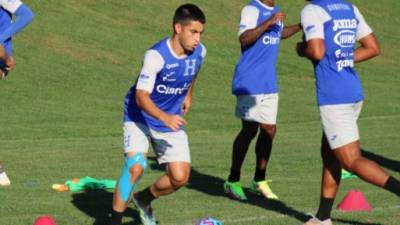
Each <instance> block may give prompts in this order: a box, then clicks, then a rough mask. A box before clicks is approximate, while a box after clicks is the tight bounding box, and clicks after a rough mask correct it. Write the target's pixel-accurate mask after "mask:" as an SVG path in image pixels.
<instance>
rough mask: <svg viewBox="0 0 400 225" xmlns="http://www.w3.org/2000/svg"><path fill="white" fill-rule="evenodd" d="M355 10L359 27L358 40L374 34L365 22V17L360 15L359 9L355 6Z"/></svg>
mask: <svg viewBox="0 0 400 225" xmlns="http://www.w3.org/2000/svg"><path fill="white" fill-rule="evenodd" d="M353 8H354V14H355V15H356V18H357V20H358V22H359V23H358V27H357V34H356V35H357V40H360V39H361V38H363V37H365V36H367V35H369V34H371V33H372V29H371V27H370V26H369V25H368V24H367V22H366V21H365V19H364V17H363V15H362V14H361V13H360V11H359V10H358V8H357V7H356V6H355V5H353Z"/></svg>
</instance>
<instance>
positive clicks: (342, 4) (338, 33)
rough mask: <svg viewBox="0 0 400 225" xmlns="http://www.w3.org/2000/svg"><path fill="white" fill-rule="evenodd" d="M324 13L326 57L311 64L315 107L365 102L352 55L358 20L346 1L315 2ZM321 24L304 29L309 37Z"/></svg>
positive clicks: (320, 0) (319, 0)
mask: <svg viewBox="0 0 400 225" xmlns="http://www.w3.org/2000/svg"><path fill="white" fill-rule="evenodd" d="M311 4H313V5H316V6H318V7H320V8H322V9H323V11H325V13H326V14H327V15H328V19H327V20H326V21H323V33H324V42H325V56H324V57H323V58H322V59H321V60H320V61H318V62H314V63H313V64H314V70H315V77H316V89H317V101H318V105H319V106H322V105H334V104H348V103H354V102H358V101H362V100H363V99H364V95H363V90H362V86H361V81H360V79H359V77H358V74H357V72H356V71H355V69H354V51H355V45H356V42H357V39H358V37H357V29H358V26H359V23H360V21H359V19H358V18H357V16H356V15H355V10H354V7H353V5H352V4H350V3H348V2H347V1H345V0H314V1H312V2H311ZM318 23H321V21H315V25H313V24H308V25H307V27H304V29H305V33H306V35H307V33H312V31H313V30H314V29H316V28H315V27H317V26H318Z"/></svg>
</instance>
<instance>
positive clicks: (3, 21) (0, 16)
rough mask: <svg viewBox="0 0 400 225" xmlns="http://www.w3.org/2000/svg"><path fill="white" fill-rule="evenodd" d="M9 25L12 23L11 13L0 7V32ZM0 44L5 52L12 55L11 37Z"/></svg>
mask: <svg viewBox="0 0 400 225" xmlns="http://www.w3.org/2000/svg"><path fill="white" fill-rule="evenodd" d="M11 25H12V17H11V13H10V12H8V11H7V10H5V9H4V8H3V7H0V33H1V32H3V31H5V30H6V29H7V28H9V27H10V26H11ZM2 44H3V47H4V48H5V50H6V52H7V54H8V55H12V53H13V50H12V43H11V38H8V39H7V40H5V41H4V42H3V43H2Z"/></svg>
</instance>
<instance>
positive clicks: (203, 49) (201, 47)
mask: <svg viewBox="0 0 400 225" xmlns="http://www.w3.org/2000/svg"><path fill="white" fill-rule="evenodd" d="M197 48H198V49H199V50H200V55H201V57H202V58H205V57H206V55H207V48H206V46H205V45H204V44H203V43H201V42H200V44H199V46H198V47H197Z"/></svg>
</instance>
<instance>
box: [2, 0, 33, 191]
mask: <svg viewBox="0 0 400 225" xmlns="http://www.w3.org/2000/svg"><path fill="white" fill-rule="evenodd" d="M12 15H14V16H15V21H13V19H12ZM32 20H33V13H32V11H31V10H30V9H29V7H28V6H26V5H25V4H23V3H22V2H21V1H20V0H0V44H1V47H0V55H1V56H0V70H1V71H0V80H1V79H4V78H5V76H7V74H8V72H9V71H10V70H12V69H14V67H15V60H14V57H13V49H12V43H11V38H12V37H13V36H14V35H15V34H16V33H17V32H19V31H21V30H22V29H23V28H24V27H25V26H26V25H28V24H29V23H30V22H32ZM10 184H11V182H10V179H9V178H8V176H7V174H6V171H5V169H4V167H3V166H2V164H1V162H0V186H7V185H10Z"/></svg>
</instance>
